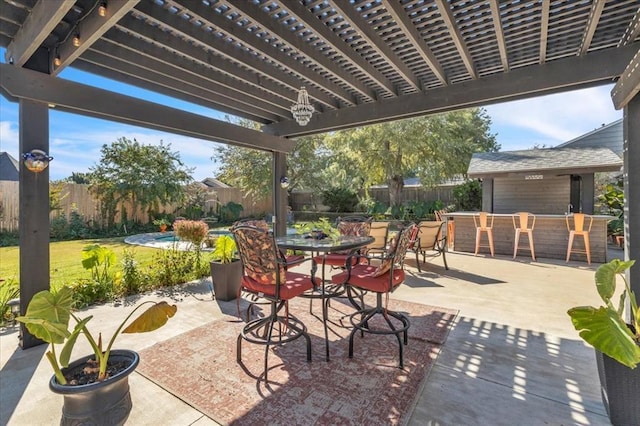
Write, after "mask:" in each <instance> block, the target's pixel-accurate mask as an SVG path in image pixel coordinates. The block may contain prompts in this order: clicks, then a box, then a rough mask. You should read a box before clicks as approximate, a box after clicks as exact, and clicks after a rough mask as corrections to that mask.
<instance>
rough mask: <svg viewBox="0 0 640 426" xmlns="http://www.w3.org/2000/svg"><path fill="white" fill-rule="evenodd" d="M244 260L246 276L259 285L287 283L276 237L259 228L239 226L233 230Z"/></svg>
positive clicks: (241, 257)
mask: <svg viewBox="0 0 640 426" xmlns="http://www.w3.org/2000/svg"><path fill="white" fill-rule="evenodd" d="M231 233H232V234H233V237H234V238H235V240H236V245H237V247H238V253H239V254H240V259H241V260H242V266H243V270H244V275H245V276H246V277H249V278H251V279H252V280H254V281H256V282H257V283H259V284H273V285H278V284H280V283H281V282H284V281H285V279H286V278H285V263H286V260H285V259H283V257H282V254H281V253H280V251H279V250H278V246H277V244H276V240H275V237H274V236H273V233H272V232H271V231H269V230H268V229H264V228H261V227H259V226H251V225H244V224H241V225H238V226H233V227H232V228H231Z"/></svg>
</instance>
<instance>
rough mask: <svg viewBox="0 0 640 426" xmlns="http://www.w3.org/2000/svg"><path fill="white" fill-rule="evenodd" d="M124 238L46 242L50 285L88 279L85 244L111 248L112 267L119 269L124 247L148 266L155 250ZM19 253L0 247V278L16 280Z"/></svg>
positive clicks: (15, 248) (142, 263)
mask: <svg viewBox="0 0 640 426" xmlns="http://www.w3.org/2000/svg"><path fill="white" fill-rule="evenodd" d="M123 240H124V238H107V239H90V240H75V241H58V242H52V243H51V244H49V253H50V256H51V286H52V287H53V288H59V287H60V286H62V285H63V284H66V283H69V282H72V281H74V280H76V279H78V278H89V277H90V276H91V274H90V272H89V271H86V270H85V269H84V268H83V267H82V263H81V262H82V248H83V247H84V246H86V245H87V244H100V245H102V246H104V247H109V248H111V249H112V250H113V251H114V252H115V253H116V257H117V262H118V264H117V265H115V269H117V270H120V269H121V265H120V261H121V260H122V252H123V250H124V249H125V248H128V249H130V250H133V252H134V255H135V259H136V260H137V262H138V264H139V265H141V266H144V265H147V264H149V263H150V262H151V261H152V256H153V253H157V251H158V249H154V248H149V247H141V246H134V245H130V244H125V243H124V241H123ZM19 255H20V248H19V247H17V246H14V247H0V278H1V279H4V280H7V281H9V280H12V279H15V280H19V279H20V273H19V267H18V264H19Z"/></svg>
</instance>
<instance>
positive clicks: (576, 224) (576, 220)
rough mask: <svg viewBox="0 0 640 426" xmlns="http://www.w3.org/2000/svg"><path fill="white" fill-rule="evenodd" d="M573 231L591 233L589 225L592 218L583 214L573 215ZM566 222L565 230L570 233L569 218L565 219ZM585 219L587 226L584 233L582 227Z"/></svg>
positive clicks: (591, 222) (591, 223)
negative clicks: (587, 222) (587, 221)
mask: <svg viewBox="0 0 640 426" xmlns="http://www.w3.org/2000/svg"><path fill="white" fill-rule="evenodd" d="M570 216H573V231H575V232H591V225H593V216H590V215H588V214H584V213H573V214H572V215H570ZM565 219H566V221H567V230H568V231H569V232H571V231H572V229H571V226H570V225H569V216H566V217H565ZM585 219H588V220H589V225H588V227H587V229H586V231H585V229H584V225H585Z"/></svg>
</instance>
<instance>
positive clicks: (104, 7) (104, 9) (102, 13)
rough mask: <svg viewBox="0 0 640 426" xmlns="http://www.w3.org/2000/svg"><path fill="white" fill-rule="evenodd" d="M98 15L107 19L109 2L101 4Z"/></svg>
mask: <svg viewBox="0 0 640 426" xmlns="http://www.w3.org/2000/svg"><path fill="white" fill-rule="evenodd" d="M98 15H100V16H102V17H105V16H107V2H106V1H103V2H101V3H100V6H99V7H98Z"/></svg>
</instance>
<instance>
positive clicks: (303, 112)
mask: <svg viewBox="0 0 640 426" xmlns="http://www.w3.org/2000/svg"><path fill="white" fill-rule="evenodd" d="M314 111H315V108H314V107H313V105H311V103H309V94H308V93H307V89H305V88H304V86H302V87H301V88H300V90H299V91H298V102H296V103H295V104H293V105H291V114H293V118H294V119H295V120H296V121H297V122H298V124H299V125H301V126H306V125H307V124H309V121H310V120H311V115H312V114H313V112H314Z"/></svg>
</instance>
